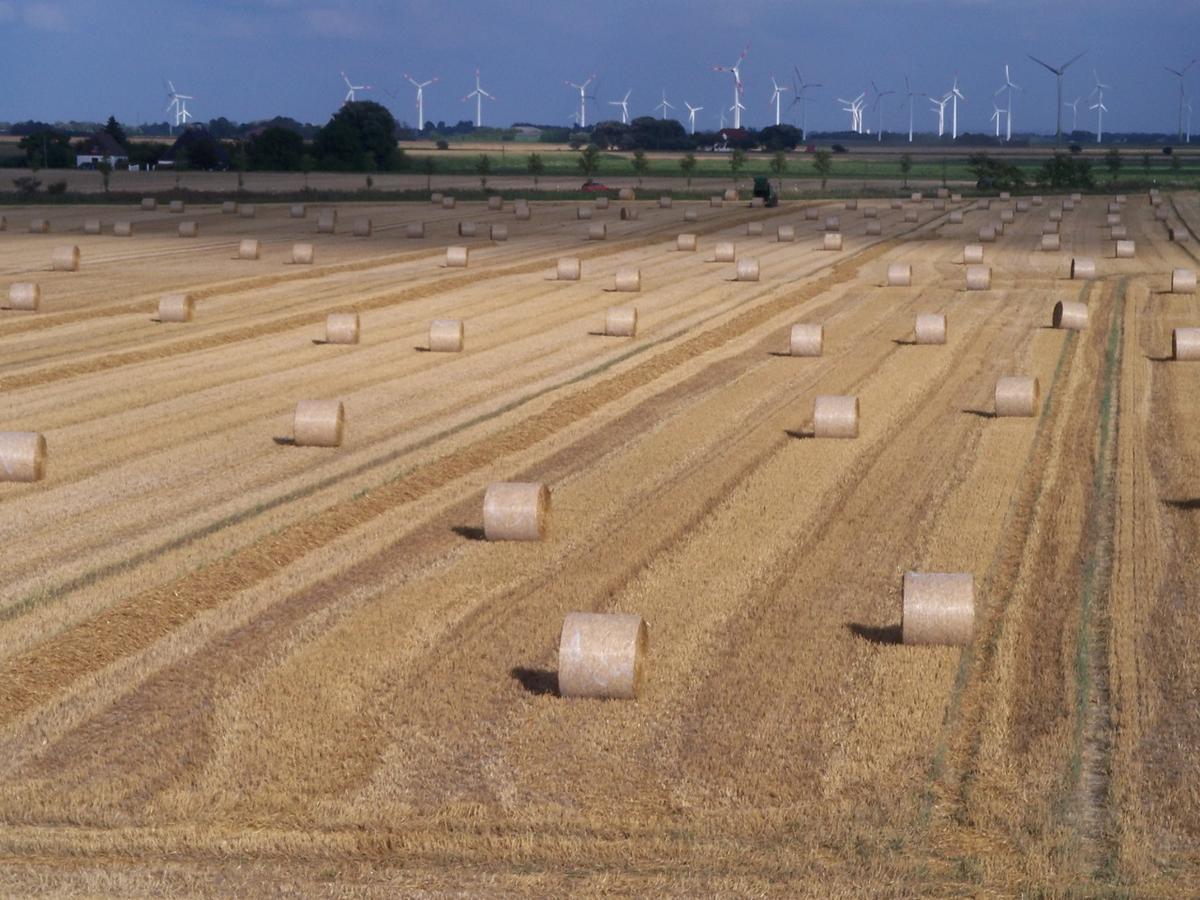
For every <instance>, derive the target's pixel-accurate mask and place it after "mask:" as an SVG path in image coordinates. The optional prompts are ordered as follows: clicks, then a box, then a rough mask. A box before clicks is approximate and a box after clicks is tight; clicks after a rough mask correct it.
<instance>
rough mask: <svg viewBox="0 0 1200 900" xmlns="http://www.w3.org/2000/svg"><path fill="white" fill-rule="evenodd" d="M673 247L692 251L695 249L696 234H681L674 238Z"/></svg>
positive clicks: (688, 251)
mask: <svg viewBox="0 0 1200 900" xmlns="http://www.w3.org/2000/svg"><path fill="white" fill-rule="evenodd" d="M675 249H676V250H683V251H685V252H687V253H693V252H695V250H696V235H694V234H681V235H679V236H678V237H676V238H675Z"/></svg>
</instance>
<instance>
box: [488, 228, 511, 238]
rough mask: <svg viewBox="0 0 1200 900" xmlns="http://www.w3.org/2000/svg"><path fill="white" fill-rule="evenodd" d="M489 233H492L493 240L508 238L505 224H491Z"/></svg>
mask: <svg viewBox="0 0 1200 900" xmlns="http://www.w3.org/2000/svg"><path fill="white" fill-rule="evenodd" d="M491 235H492V240H493V241H507V240H508V226H507V225H493V226H492V228H491Z"/></svg>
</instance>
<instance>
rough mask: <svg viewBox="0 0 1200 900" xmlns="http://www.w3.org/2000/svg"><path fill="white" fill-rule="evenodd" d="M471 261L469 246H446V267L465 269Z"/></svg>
mask: <svg viewBox="0 0 1200 900" xmlns="http://www.w3.org/2000/svg"><path fill="white" fill-rule="evenodd" d="M469 261H470V249H469V248H467V247H447V248H446V268H448V269H465V268H466V267H467V263H468V262H469Z"/></svg>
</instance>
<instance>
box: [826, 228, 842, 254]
mask: <svg viewBox="0 0 1200 900" xmlns="http://www.w3.org/2000/svg"><path fill="white" fill-rule="evenodd" d="M821 247H822V249H824V250H841V249H842V235H841V234H840V233H839V232H836V231H832V232H829V233H827V234H826V235H825V238H824V240H823V241H822V242H821Z"/></svg>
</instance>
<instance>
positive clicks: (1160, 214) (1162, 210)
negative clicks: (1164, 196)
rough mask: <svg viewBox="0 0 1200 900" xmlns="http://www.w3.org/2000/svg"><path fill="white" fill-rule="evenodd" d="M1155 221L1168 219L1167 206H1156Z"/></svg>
mask: <svg viewBox="0 0 1200 900" xmlns="http://www.w3.org/2000/svg"><path fill="white" fill-rule="evenodd" d="M1160 202H1161V201H1160ZM1154 221H1155V222H1165V221H1167V208H1166V207H1165V206H1156V207H1154Z"/></svg>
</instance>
